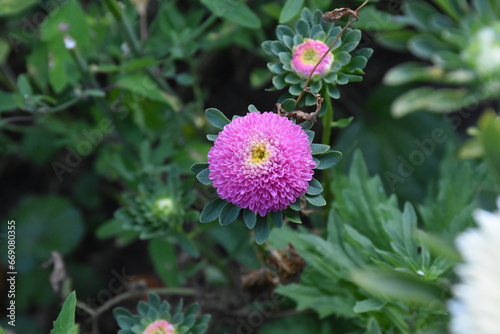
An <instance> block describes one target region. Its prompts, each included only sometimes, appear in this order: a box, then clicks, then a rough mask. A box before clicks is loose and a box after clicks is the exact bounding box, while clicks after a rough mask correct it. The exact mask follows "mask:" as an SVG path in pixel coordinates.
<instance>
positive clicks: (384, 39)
mask: <svg viewBox="0 0 500 334" xmlns="http://www.w3.org/2000/svg"><path fill="white" fill-rule="evenodd" d="M416 34H417V33H416V32H415V31H411V30H400V31H399V30H397V31H383V32H380V33H378V34H377V35H376V36H375V39H376V41H377V42H378V43H380V45H382V46H384V47H386V48H388V49H390V50H395V51H406V50H407V43H408V41H409V40H410V38H412V37H413V36H415V35H416Z"/></svg>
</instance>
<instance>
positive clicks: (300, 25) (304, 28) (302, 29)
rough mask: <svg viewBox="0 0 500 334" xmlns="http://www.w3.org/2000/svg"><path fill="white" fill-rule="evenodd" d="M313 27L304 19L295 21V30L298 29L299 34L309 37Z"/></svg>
mask: <svg viewBox="0 0 500 334" xmlns="http://www.w3.org/2000/svg"><path fill="white" fill-rule="evenodd" d="M310 28H311V27H310V26H309V23H307V22H306V21H304V20H303V19H300V20H298V21H297V23H295V31H297V33H298V34H300V35H301V36H304V37H307V36H309V29H310Z"/></svg>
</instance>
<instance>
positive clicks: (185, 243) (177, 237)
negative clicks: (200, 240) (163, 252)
mask: <svg viewBox="0 0 500 334" xmlns="http://www.w3.org/2000/svg"><path fill="white" fill-rule="evenodd" d="M171 239H172V240H173V241H174V242H175V243H176V244H178V245H179V246H180V247H181V248H182V250H183V251H185V252H186V253H188V254H189V255H190V256H191V257H193V258H198V257H199V256H200V252H199V251H198V248H197V247H196V244H195V243H194V242H193V240H191V239H189V238H188V237H187V235H186V234H185V233H184V232H175V233H174V234H173V236H172V238H171Z"/></svg>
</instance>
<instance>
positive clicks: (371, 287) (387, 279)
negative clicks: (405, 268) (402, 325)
mask: <svg viewBox="0 0 500 334" xmlns="http://www.w3.org/2000/svg"><path fill="white" fill-rule="evenodd" d="M351 277H352V279H353V281H354V282H355V283H356V284H358V285H359V286H360V287H362V288H363V289H366V290H367V291H368V292H370V293H371V294H373V295H374V296H376V297H379V298H382V299H386V300H387V299H395V300H401V301H405V302H408V303H417V304H420V305H422V306H425V305H428V303H431V302H435V301H436V300H440V296H441V289H440V288H439V287H438V286H436V285H432V284H430V283H426V282H424V281H422V280H418V279H416V278H415V277H413V276H410V275H409V274H405V273H400V272H397V271H392V272H385V271H381V270H368V269H364V270H362V269H359V270H355V271H354V272H353V273H352V276H351Z"/></svg>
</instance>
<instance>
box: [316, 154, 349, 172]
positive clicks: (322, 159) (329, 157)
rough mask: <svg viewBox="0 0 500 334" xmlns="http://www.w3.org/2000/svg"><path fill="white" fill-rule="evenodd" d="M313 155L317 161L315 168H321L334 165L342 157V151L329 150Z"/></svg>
mask: <svg viewBox="0 0 500 334" xmlns="http://www.w3.org/2000/svg"><path fill="white" fill-rule="evenodd" d="M314 157H315V159H317V160H318V161H319V164H318V165H317V166H316V169H319V170H322V169H328V168H330V167H332V166H334V165H336V164H337V163H338V162H339V161H340V160H341V159H342V153H341V152H339V151H329V152H327V153H325V154H320V155H316V156H314Z"/></svg>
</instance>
